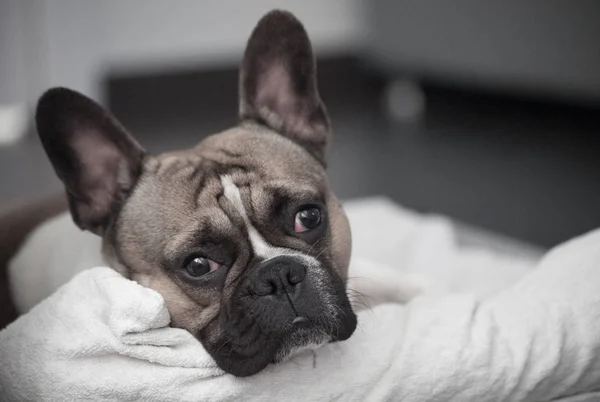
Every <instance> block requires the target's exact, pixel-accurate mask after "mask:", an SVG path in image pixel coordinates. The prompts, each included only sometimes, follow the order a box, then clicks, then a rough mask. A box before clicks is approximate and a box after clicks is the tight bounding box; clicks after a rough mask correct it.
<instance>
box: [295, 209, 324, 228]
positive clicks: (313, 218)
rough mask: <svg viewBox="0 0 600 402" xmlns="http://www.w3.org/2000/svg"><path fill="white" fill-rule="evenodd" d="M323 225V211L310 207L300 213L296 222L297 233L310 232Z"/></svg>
mask: <svg viewBox="0 0 600 402" xmlns="http://www.w3.org/2000/svg"><path fill="white" fill-rule="evenodd" d="M320 224H321V211H320V210H319V208H315V207H310V208H306V209H302V210H300V211H298V213H297V214H296V218H295V221H294V231H295V232H296V233H302V232H308V231H309V230H312V229H314V228H316V227H317V226H319V225H320Z"/></svg>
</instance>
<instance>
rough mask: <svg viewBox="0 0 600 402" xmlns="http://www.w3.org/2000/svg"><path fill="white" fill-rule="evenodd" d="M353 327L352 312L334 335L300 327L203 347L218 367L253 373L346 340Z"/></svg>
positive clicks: (235, 372)
mask: <svg viewBox="0 0 600 402" xmlns="http://www.w3.org/2000/svg"><path fill="white" fill-rule="evenodd" d="M355 329H356V316H355V315H354V314H353V313H352V314H351V316H350V317H349V319H348V320H346V322H345V323H344V325H343V328H339V329H337V330H336V331H334V332H335V334H333V335H332V334H329V333H328V331H325V330H323V329H322V328H320V327H318V326H315V327H304V328H302V327H301V328H295V329H293V330H289V331H286V332H285V333H284V334H280V335H278V336H275V335H273V334H271V336H268V337H264V338H261V339H256V340H255V341H253V342H251V343H247V342H246V343H243V342H241V340H236V339H230V340H229V341H228V342H222V343H220V344H219V345H215V346H214V347H212V348H207V349H208V350H209V353H210V354H211V355H212V357H213V359H215V361H216V363H217V364H218V366H219V367H220V368H221V369H222V370H224V371H225V372H227V373H229V374H232V375H234V376H236V377H248V376H252V375H255V374H257V373H259V372H261V371H262V370H264V369H265V368H267V367H268V366H269V365H270V364H280V363H283V362H285V361H288V360H290V359H292V358H294V357H298V356H299V355H301V354H304V353H307V352H309V351H314V350H316V349H318V348H320V347H322V346H323V345H325V344H327V343H329V342H336V341H343V340H346V339H348V338H349V337H350V336H351V335H352V333H353V332H354V330H355Z"/></svg>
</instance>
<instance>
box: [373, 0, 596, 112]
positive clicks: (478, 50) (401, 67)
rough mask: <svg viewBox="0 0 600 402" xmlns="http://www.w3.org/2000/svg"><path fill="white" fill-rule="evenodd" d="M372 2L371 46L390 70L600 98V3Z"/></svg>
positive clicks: (560, 0) (566, 0) (569, 0)
mask: <svg viewBox="0 0 600 402" xmlns="http://www.w3.org/2000/svg"><path fill="white" fill-rule="evenodd" d="M367 4H368V5H369V7H368V24H367V25H368V30H369V39H368V41H367V42H366V46H367V47H366V51H367V53H368V54H369V55H370V56H371V57H373V59H374V60H376V61H377V62H379V63H380V64H381V65H382V66H383V67H384V68H387V69H391V70H396V71H405V72H408V73H414V74H415V75H417V76H420V75H426V76H430V77H436V78H440V79H445V80H449V81H458V82H463V83H468V84H470V85H479V86H486V87H493V88H499V89H503V90H516V91H520V92H523V91H529V92H534V93H539V94H545V95H551V96H560V97H569V98H577V99H580V100H584V101H585V100H593V101H595V102H596V101H600V1H597V0H578V1H572V0H505V1H481V0H453V1H422V0H400V1H398V0H373V1H369V2H367Z"/></svg>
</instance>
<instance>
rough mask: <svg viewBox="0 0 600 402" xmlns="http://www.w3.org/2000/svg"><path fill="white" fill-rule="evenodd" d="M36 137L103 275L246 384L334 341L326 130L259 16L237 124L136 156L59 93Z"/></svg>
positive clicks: (340, 248)
mask: <svg viewBox="0 0 600 402" xmlns="http://www.w3.org/2000/svg"><path fill="white" fill-rule="evenodd" d="M36 119H37V126H38V131H39V134H40V138H41V140H42V143H43V145H44V148H45V149H46V152H47V153H48V156H49V158H50V160H51V162H52V164H53V166H54V168H55V170H56V172H57V174H58V176H59V177H60V178H61V180H62V181H63V183H64V184H65V187H66V190H67V195H68V199H69V205H70V209H71V213H72V215H73V218H74V221H75V222H76V223H77V224H78V225H79V226H80V227H81V228H82V229H85V230H90V231H92V232H95V233H97V234H99V235H101V236H102V237H103V239H104V250H103V251H104V253H105V255H106V257H107V258H108V259H109V261H110V262H111V264H112V266H114V267H115V268H117V269H119V270H121V271H122V272H123V273H124V274H125V275H127V276H129V277H130V278H132V279H134V280H136V281H138V282H139V283H141V284H142V285H144V286H147V287H149V288H152V289H154V290H156V291H158V292H159V293H160V294H161V295H162V296H163V298H164V299H165V301H166V305H167V308H168V310H169V312H170V314H171V320H172V325H173V326H176V327H180V328H184V329H186V330H188V331H190V332H191V333H192V334H194V335H195V336H196V337H197V338H198V339H199V340H200V341H201V342H202V343H203V345H204V347H205V348H206V349H207V350H208V352H209V353H210V354H211V355H212V356H213V358H214V359H215V360H216V362H217V363H218V365H219V366H220V367H221V368H222V369H224V370H225V371H227V372H229V373H232V374H234V375H237V376H247V375H252V374H255V373H257V372H259V371H260V370H262V369H263V368H265V367H266V366H267V365H268V364H269V363H272V362H277V361H279V360H281V359H283V358H285V357H286V356H287V355H289V354H290V353H293V352H294V351H295V350H297V349H299V348H304V347H310V346H315V345H318V344H321V343H324V342H329V341H336V340H344V339H347V338H348V337H349V336H350V335H351V334H352V333H353V332H354V329H355V327H356V316H355V314H354V313H353V311H352V309H351V306H350V303H349V301H348V297H347V295H346V289H345V282H346V277H347V270H348V263H349V258H350V231H349V225H348V222H347V220H346V217H345V215H344V213H343V211H342V209H341V207H340V203H339V202H338V200H337V199H336V197H335V196H334V195H333V193H332V192H331V190H330V187H329V184H328V182H327V177H326V175H325V168H324V166H325V155H326V148H327V144H328V142H329V137H330V124H329V119H328V117H327V113H326V110H325V107H324V105H323V104H322V102H321V100H320V97H319V94H318V91H317V85H316V72H315V65H314V60H313V55H312V50H311V46H310V42H309V40H308V36H307V35H306V32H305V31H304V28H303V27H302V25H301V24H300V23H299V22H298V21H297V20H296V19H295V18H294V17H293V16H291V15H290V14H288V13H284V12H271V13H269V14H267V15H266V16H265V17H263V19H261V21H260V22H259V23H258V25H257V27H256V28H255V30H254V32H253V33H252V35H251V37H250V40H249V42H248V46H247V49H246V52H245V55H244V61H243V63H242V68H241V72H240V123H239V125H238V126H236V127H235V128H232V129H230V130H227V131H224V132H222V133H218V134H214V135H212V136H210V137H208V138H206V139H205V140H204V141H202V142H201V143H200V144H198V145H197V146H196V147H194V148H192V149H188V150H182V151H177V152H170V153H166V154H163V155H159V156H150V155H148V154H146V153H145V152H144V151H143V149H142V148H141V147H140V146H139V145H138V144H137V143H136V142H135V140H133V138H132V137H131V136H130V135H129V134H128V133H127V132H126V131H125V129H124V128H123V127H122V126H121V125H120V124H119V123H118V122H117V121H116V120H115V119H114V117H112V116H111V115H110V114H109V113H108V112H106V111H105V110H103V109H102V108H101V107H100V106H99V105H97V104H95V103H94V102H93V101H91V100H90V99H88V98H86V97H84V96H83V95H80V94H78V93H75V92H73V91H70V90H67V89H53V90H50V91H48V92H47V93H46V94H44V95H43V96H42V98H41V99H40V102H39V104H38V111H37V117H36Z"/></svg>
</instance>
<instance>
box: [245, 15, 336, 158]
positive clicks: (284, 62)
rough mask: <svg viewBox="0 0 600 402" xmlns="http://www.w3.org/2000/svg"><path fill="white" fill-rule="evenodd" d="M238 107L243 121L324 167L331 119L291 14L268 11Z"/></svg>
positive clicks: (252, 46) (251, 43) (254, 38)
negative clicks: (271, 131) (251, 122)
mask: <svg viewBox="0 0 600 402" xmlns="http://www.w3.org/2000/svg"><path fill="white" fill-rule="evenodd" d="M239 107H240V117H241V118H242V119H251V120H254V121H258V122H260V123H262V124H266V125H267V126H269V127H270V128H272V129H274V130H275V131H278V132H279V133H281V134H283V135H285V136H286V137H288V138H290V139H292V140H293V141H295V142H296V143H298V144H300V145H302V146H303V147H304V148H306V149H307V150H308V151H309V152H310V153H311V154H312V155H313V156H314V157H316V158H317V159H318V160H319V161H320V162H321V163H322V164H323V165H325V156H326V152H327V146H328V144H329V141H330V137H331V127H330V122H329V117H328V116H327V110H326V108H325V105H324V104H323V102H322V101H321V98H320V96H319V91H318V89H317V72H316V66H315V59H314V57H313V52H312V47H311V44H310V40H309V38H308V34H307V33H306V31H305V29H304V27H303V26H302V24H301V23H300V21H298V20H297V19H296V18H295V17H294V16H293V15H292V14H290V13H289V12H285V11H279V10H275V11H271V12H270V13H268V14H267V15H265V16H264V17H263V18H262V19H261V20H260V21H259V22H258V24H257V26H256V28H254V31H253V32H252V35H251V36H250V39H249V40H248V44H247V47H246V51H245V53H244V60H243V62H242V67H241V71H240V106H239Z"/></svg>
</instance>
